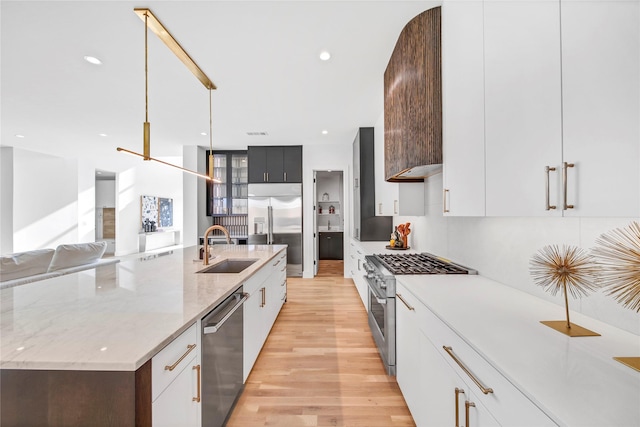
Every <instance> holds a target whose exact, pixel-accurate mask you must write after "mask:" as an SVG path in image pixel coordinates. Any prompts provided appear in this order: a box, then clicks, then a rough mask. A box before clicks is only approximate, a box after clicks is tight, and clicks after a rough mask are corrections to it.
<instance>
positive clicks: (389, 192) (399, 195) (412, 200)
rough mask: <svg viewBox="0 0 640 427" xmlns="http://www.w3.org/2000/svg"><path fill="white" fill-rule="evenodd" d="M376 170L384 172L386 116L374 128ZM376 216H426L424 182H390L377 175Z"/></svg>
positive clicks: (380, 174) (381, 175)
mask: <svg viewBox="0 0 640 427" xmlns="http://www.w3.org/2000/svg"><path fill="white" fill-rule="evenodd" d="M374 142H375V163H376V164H375V170H376V171H377V172H380V171H384V162H385V159H384V116H381V117H380V118H379V119H378V121H377V122H376V125H375V127H374ZM375 183H376V184H375V195H376V204H375V207H376V216H422V215H424V212H425V210H424V206H425V204H424V202H425V198H424V192H425V186H424V182H403V183H398V182H388V181H385V179H384V173H381V172H380V173H376V174H375Z"/></svg>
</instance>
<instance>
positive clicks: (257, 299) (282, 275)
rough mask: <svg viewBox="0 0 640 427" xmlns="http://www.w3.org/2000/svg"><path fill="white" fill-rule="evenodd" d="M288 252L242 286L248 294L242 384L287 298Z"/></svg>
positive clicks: (270, 262)
mask: <svg viewBox="0 0 640 427" xmlns="http://www.w3.org/2000/svg"><path fill="white" fill-rule="evenodd" d="M286 275H287V252H286V251H282V252H281V253H279V254H278V255H276V257H275V258H274V259H272V260H271V261H269V263H267V264H266V265H265V266H264V267H262V268H261V269H260V270H258V271H257V272H256V273H255V274H254V275H253V276H251V277H250V278H249V279H248V280H247V281H246V282H245V283H244V285H243V292H245V293H248V294H249V298H248V299H247V301H245V303H244V311H243V334H244V337H243V344H244V351H243V361H242V362H243V363H242V365H243V381H246V380H247V377H248V376H249V373H250V372H251V369H252V368H253V365H254V363H255V362H256V359H257V358H258V355H259V354H260V350H262V346H263V345H264V343H265V341H266V339H267V336H268V335H269V332H270V331H271V327H272V326H273V324H274V322H275V320H276V318H277V317H278V314H279V313H280V309H281V308H282V305H283V304H284V302H285V300H286V298H287V277H286Z"/></svg>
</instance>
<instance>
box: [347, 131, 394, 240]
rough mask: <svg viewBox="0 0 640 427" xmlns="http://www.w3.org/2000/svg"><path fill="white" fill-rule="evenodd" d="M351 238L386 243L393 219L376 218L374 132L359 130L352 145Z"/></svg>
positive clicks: (385, 217) (387, 217) (391, 229)
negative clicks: (352, 200) (352, 223)
mask: <svg viewBox="0 0 640 427" xmlns="http://www.w3.org/2000/svg"><path fill="white" fill-rule="evenodd" d="M353 172H354V177H353V178H354V182H353V195H354V197H353V198H354V203H353V204H354V207H353V219H354V230H353V237H355V238H356V239H358V240H360V241H363V242H364V241H386V240H389V236H390V234H391V232H392V231H393V217H390V216H376V211H375V198H376V193H375V173H376V171H375V162H374V132H373V128H372V127H367V128H360V129H359V130H358V134H357V135H356V138H355V140H354V141H353Z"/></svg>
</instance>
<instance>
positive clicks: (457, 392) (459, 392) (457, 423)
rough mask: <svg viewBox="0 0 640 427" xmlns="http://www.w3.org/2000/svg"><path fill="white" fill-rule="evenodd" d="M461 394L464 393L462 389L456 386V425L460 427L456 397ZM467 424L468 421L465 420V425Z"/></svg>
mask: <svg viewBox="0 0 640 427" xmlns="http://www.w3.org/2000/svg"><path fill="white" fill-rule="evenodd" d="M461 394H464V390H463V389H461V388H458V387H456V427H460V408H459V405H458V398H459V397H460V395H461ZM468 426H469V422H468V421H467V427H468Z"/></svg>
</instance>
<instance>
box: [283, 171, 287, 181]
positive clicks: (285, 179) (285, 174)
mask: <svg viewBox="0 0 640 427" xmlns="http://www.w3.org/2000/svg"><path fill="white" fill-rule="evenodd" d="M284 182H287V173H286V172H285V173H284Z"/></svg>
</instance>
